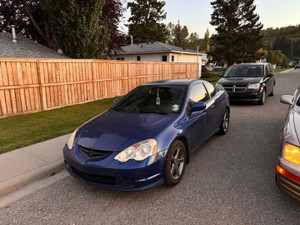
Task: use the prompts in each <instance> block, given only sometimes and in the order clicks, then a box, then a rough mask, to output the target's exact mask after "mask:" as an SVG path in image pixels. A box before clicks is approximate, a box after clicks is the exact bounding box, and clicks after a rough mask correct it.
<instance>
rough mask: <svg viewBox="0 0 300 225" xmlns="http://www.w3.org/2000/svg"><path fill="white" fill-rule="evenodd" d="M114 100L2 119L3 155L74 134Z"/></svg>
mask: <svg viewBox="0 0 300 225" xmlns="http://www.w3.org/2000/svg"><path fill="white" fill-rule="evenodd" d="M116 98H118V97H116ZM114 99H115V98H110V99H104V100H99V101H95V102H90V103H85V104H80V105H75V106H68V107H64V108H60V109H54V110H50V111H44V112H40V113H34V114H28V115H22V116H15V117H9V118H3V119H0V154H1V153H4V152H8V151H11V150H14V149H17V148H21V147H24V146H28V145H31V144H34V143H38V142H41V141H45V140H48V139H51V138H55V137H58V136H61V135H64V134H68V133H71V132H72V131H74V130H75V129H76V128H77V127H78V126H79V125H81V124H82V123H84V122H85V121H87V120H89V119H90V118H92V117H94V116H96V115H97V114H99V113H101V112H104V111H105V110H107V109H108V108H110V107H111V106H112V105H113V100H114Z"/></svg>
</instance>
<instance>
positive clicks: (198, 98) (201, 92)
mask: <svg viewBox="0 0 300 225" xmlns="http://www.w3.org/2000/svg"><path fill="white" fill-rule="evenodd" d="M189 99H190V100H192V101H193V102H205V101H207V100H208V99H209V96H208V94H207V91H206V89H205V87H204V86H203V84H196V85H194V86H193V87H192V90H191V93H190V97H189Z"/></svg>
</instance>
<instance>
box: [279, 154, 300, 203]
mask: <svg viewBox="0 0 300 225" xmlns="http://www.w3.org/2000/svg"><path fill="white" fill-rule="evenodd" d="M298 167H299V171H297V170H296V171H295V169H298ZM299 172H300V166H297V165H295V164H294V165H292V164H291V163H290V162H288V161H286V160H284V159H280V161H279V163H278V164H277V166H276V183H277V185H278V186H279V188H280V189H281V190H283V191H285V192H286V193H288V194H289V195H291V196H292V197H294V198H295V199H297V200H298V201H300V176H299V174H298V173H299Z"/></svg>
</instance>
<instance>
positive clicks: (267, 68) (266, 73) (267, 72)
mask: <svg viewBox="0 0 300 225" xmlns="http://www.w3.org/2000/svg"><path fill="white" fill-rule="evenodd" d="M268 74H270V68H269V64H267V65H266V72H265V76H266V75H268Z"/></svg>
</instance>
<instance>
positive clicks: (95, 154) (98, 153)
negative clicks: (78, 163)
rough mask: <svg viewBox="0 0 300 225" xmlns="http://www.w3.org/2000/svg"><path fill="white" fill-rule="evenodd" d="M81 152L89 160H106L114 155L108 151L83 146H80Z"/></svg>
mask: <svg viewBox="0 0 300 225" xmlns="http://www.w3.org/2000/svg"><path fill="white" fill-rule="evenodd" d="M79 151H80V153H81V154H82V155H83V156H84V157H86V158H87V159H94V158H104V157H106V156H108V155H110V154H111V153H112V152H108V151H102V150H95V149H90V148H85V147H82V146H79Z"/></svg>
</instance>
